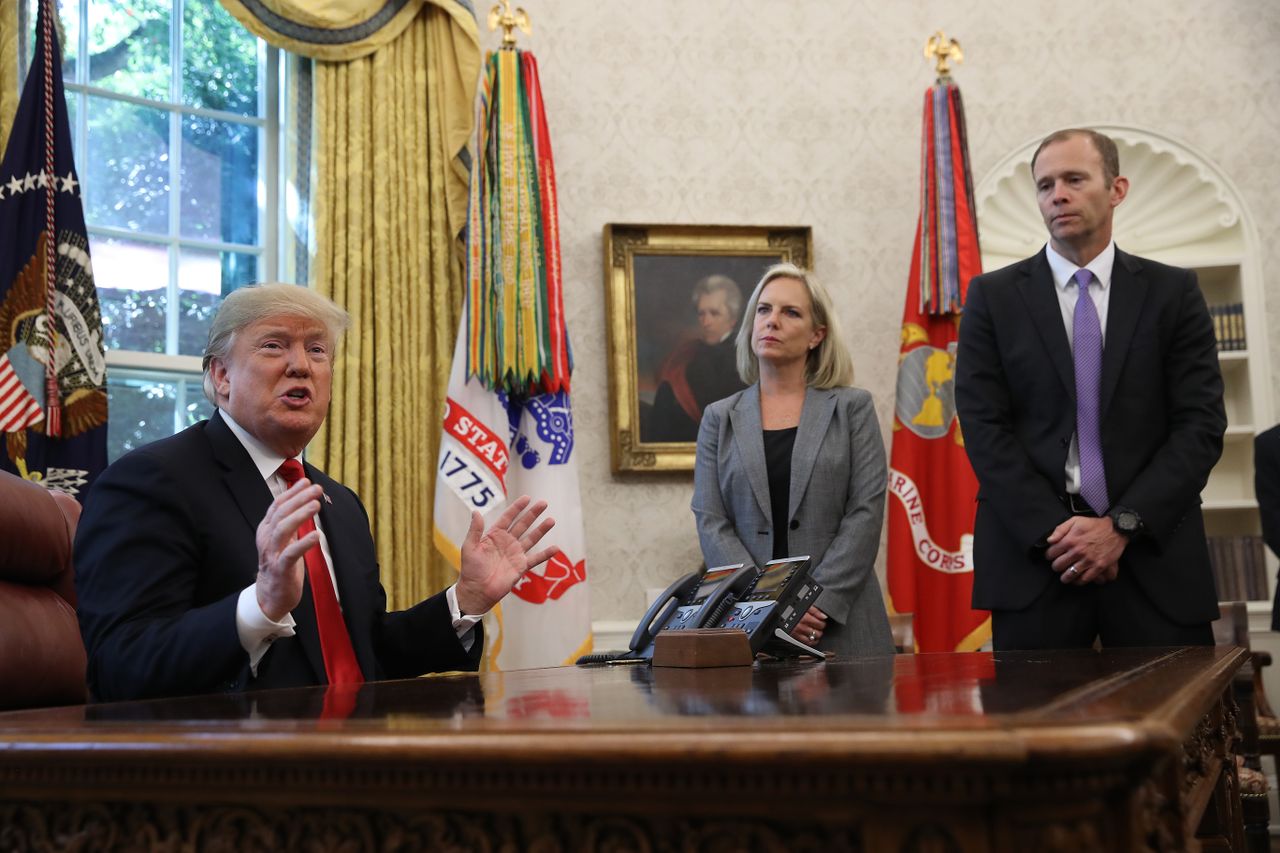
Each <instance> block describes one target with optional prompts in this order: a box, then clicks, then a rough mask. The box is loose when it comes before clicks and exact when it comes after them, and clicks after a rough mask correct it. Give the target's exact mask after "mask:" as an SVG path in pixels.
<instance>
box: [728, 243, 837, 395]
mask: <svg viewBox="0 0 1280 853" xmlns="http://www.w3.org/2000/svg"><path fill="white" fill-rule="evenodd" d="M775 278H794V279H796V280H797V281H799V282H800V283H801V284H803V285H804V289H805V290H806V291H808V293H809V301H810V303H811V304H812V305H813V324H814V327H815V328H817V327H820V326H822V327H825V328H826V330H827V334H826V336H825V337H823V339H822V340H821V341H819V342H818V345H817V346H816V347H814V348H813V349H811V350H809V357H808V360H807V361H806V362H805V368H804V380H805V384H807V385H810V386H812V387H814V388H836V387H838V386H843V385H852V384H853V359H852V358H851V357H850V356H849V349H848V348H847V347H846V346H845V345H844V334H843V333H842V332H841V330H840V321H839V319H838V318H837V317H836V314H835V311H834V310H833V309H832V306H831V297H830V296H829V295H828V294H827V290H826V288H825V287H823V286H822V284H821V283H820V282H819V281H818V280H817V279H816V278H815V277H814V275H813V273H811V272H809V271H808V270H804V269H801V268H800V267H798V266H796V265H795V264H791V263H781V264H774V265H773V266H771V267H769V268H768V269H767V270H765V271H764V275H763V276H761V277H760V283H759V284H757V285H756V289H755V290H753V291H751V298H750V299H748V300H747V310H746V312H745V314H744V317H745V319H744V320H743V322H742V325H741V326H740V327H739V328H738V338H737V345H738V375H739V376H741V377H742V381H743V382H745V383H747V384H748V385H752V384H754V383H755V382H756V380H758V379H759V378H760V362H759V360H758V359H757V358H756V354H755V352H754V351H753V350H752V349H751V332H752V329H753V328H754V327H755V315H756V306H757V305H758V304H759V303H760V294H761V292H763V291H764V288H765V285H767V284H768V283H769V282H771V281H773V280H774V279H775Z"/></svg>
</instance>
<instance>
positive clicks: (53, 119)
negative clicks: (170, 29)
mask: <svg viewBox="0 0 1280 853" xmlns="http://www.w3.org/2000/svg"><path fill="white" fill-rule="evenodd" d="M0 235H3V236H2V237H0V433H2V434H3V438H4V448H3V452H0V469H3V470H7V471H11V472H14V473H17V474H19V475H20V476H23V477H26V478H27V479H30V480H36V481H41V482H43V483H44V484H45V485H47V486H48V487H49V488H52V489H60V490H62V491H65V492H69V493H70V494H72V495H75V496H76V497H78V498H82V499H83V496H84V494H85V492H86V491H87V489H88V487H89V486H90V485H91V484H92V482H93V480H94V478H95V477H96V476H97V475H98V473H99V472H100V471H101V470H102V469H103V468H104V467H106V464H107V392H106V356H105V350H104V346H103V331H102V314H101V312H100V310H99V307H98V291H97V289H96V288H95V287H94V284H93V267H92V265H91V264H90V262H89V239H88V235H87V233H86V231H85V224H84V208H83V206H82V205H81V200H80V182H79V180H78V178H77V176H76V168H75V163H74V162H73V159H72V153H71V128H70V125H69V121H68V118H67V105H66V100H65V97H64V95H63V89H62V56H61V51H60V50H59V49H58V40H57V35H56V33H55V31H54V26H53V2H52V0H41V2H40V12H39V15H38V17H37V20H36V50H35V59H34V60H33V61H32V63H31V70H30V72H29V73H28V74H27V82H26V85H25V86H24V87H23V90H22V99H21V101H20V102H19V104H18V112H17V115H16V116H15V117H14V121H13V128H12V131H11V132H10V135H9V144H8V147H7V149H6V150H5V153H4V160H3V161H0Z"/></svg>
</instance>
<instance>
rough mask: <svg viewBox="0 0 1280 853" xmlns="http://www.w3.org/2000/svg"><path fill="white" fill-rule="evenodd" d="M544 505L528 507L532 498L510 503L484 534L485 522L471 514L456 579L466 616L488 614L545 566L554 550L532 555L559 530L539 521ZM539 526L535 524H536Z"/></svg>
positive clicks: (549, 521)
mask: <svg viewBox="0 0 1280 853" xmlns="http://www.w3.org/2000/svg"><path fill="white" fill-rule="evenodd" d="M546 508H547V502H546V501H538V502H537V503H535V504H533V505H532V506H530V499H529V497H528V495H522V496H520V497H519V498H517V499H516V500H515V501H513V502H512V503H511V505H510V506H508V507H507V508H506V509H505V510H503V512H502V515H500V516H498V520H497V521H495V522H494V523H493V525H492V526H491V527H490V528H489V529H488V530H485V529H484V518H483V516H481V515H480V513H478V512H472V513H471V526H470V528H469V529H468V530H467V535H466V538H465V539H464V540H463V541H462V566H461V570H460V576H459V578H458V586H457V596H458V608H459V609H460V610H461V611H462V612H463V613H465V614H468V615H479V614H482V613H487V612H489V609H490V608H492V607H493V605H495V604H497V603H498V602H499V601H500V600H501V599H502V597H503V596H505V595H506V594H507V593H508V592H510V591H511V588H512V587H514V586H515V585H516V583H517V582H518V581H519V580H520V578H521V577H523V576H524V573H525V572H527V571H529V570H530V569H532V568H534V567H535V566H538V565H541V564H542V563H544V562H546V561H547V560H548V559H549V558H550V557H551V555H552V554H554V553H555V548H554V547H548V548H543V549H542V550H540V551H537V552H536V553H531V549H532V548H533V547H534V546H535V545H537V544H538V542H539V541H540V540H541V539H542V537H543V536H545V535H546V533H547V531H548V530H550V529H551V528H552V527H553V526H554V525H555V523H556V522H555V519H553V518H544V519H542V520H541V521H538V517H539V516H541V515H542V513H543V511H544V510H546ZM535 522H537V523H536V524H535Z"/></svg>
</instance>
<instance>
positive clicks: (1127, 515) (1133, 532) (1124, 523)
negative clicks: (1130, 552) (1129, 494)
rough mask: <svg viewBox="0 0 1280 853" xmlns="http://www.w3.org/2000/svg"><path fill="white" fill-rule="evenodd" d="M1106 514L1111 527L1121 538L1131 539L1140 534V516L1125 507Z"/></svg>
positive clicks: (1116, 508) (1118, 507) (1115, 508)
mask: <svg viewBox="0 0 1280 853" xmlns="http://www.w3.org/2000/svg"><path fill="white" fill-rule="evenodd" d="M1108 514H1109V515H1110V516H1111V526H1112V527H1114V528H1115V529H1116V533H1119V534H1120V535H1121V536H1124V537H1126V538H1129V539H1132V538H1133V537H1134V536H1137V535H1138V534H1139V533H1141V532H1142V516H1140V515H1138V514H1137V513H1136V512H1134V511H1133V510H1131V509H1129V508H1128V507H1127V506H1117V507H1114V508H1112V510H1111V512H1110V513H1108Z"/></svg>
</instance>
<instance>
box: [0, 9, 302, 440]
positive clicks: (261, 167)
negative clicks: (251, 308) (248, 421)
mask: <svg viewBox="0 0 1280 853" xmlns="http://www.w3.org/2000/svg"><path fill="white" fill-rule="evenodd" d="M215 2H216V0H215ZM57 5H58V4H57V2H56V0H55V9H56V8H57ZM68 5H71V4H68ZM89 5H90V0H75V3H74V7H75V10H76V15H77V16H78V22H77V23H78V25H77V28H76V29H77V45H76V56H77V58H78V59H77V62H76V69H75V76H76V78H77V79H75V80H69V79H65V78H64V80H63V87H64V89H65V91H66V93H67V98H68V100H74V103H75V112H74V120H73V122H72V128H71V138H72V150H73V152H74V154H75V156H76V159H77V161H79V162H80V163H83V162H86V160H85V158H86V157H88V156H90V154H89V150H88V129H89V114H88V102H89V98H90V97H97V98H103V99H110V100H114V101H119V102H123V103H128V104H133V105H136V106H141V107H146V108H149V109H157V110H163V111H165V112H166V113H167V114H168V119H169V135H168V167H169V168H168V182H169V196H168V205H169V217H168V220H169V221H168V228H167V233H166V234H157V233H153V232H145V231H133V230H130V229H127V228H120V227H116V226H106V225H95V224H93V223H91V222H89V221H88V220H87V218H86V222H85V226H86V230H87V232H88V236H89V241H90V252H91V253H92V246H93V242H94V240H95V238H96V239H118V240H127V241H130V242H134V243H147V244H152V245H156V246H164V247H165V249H166V253H167V257H168V272H169V275H168V283H167V287H166V291H165V293H166V300H165V335H164V352H147V351H140V350H124V349H114V348H110V347H108V348H107V350H106V363H107V368H108V371H109V375H110V372H111V371H115V372H117V373H119V374H120V375H121V376H122V377H124V378H128V379H153V380H155V381H157V382H174V381H178V380H184V379H185V380H188V381H191V382H192V383H193V384H194V386H195V387H197V388H198V387H199V385H200V381H201V377H202V375H203V369H202V364H201V357H200V356H198V355H182V354H179V353H178V346H179V323H180V314H181V312H180V310H179V307H178V306H179V305H180V301H179V298H180V294H181V288H180V287H179V271H180V270H179V267H180V258H181V253H182V252H183V250H192V249H194V250H198V251H205V252H235V253H238V254H243V255H252V256H254V257H255V258H256V260H257V275H256V280H257V281H274V280H281V276H282V273H283V268H282V258H283V252H282V246H283V243H284V234H283V233H282V230H281V227H280V223H281V222H282V221H283V208H282V205H283V203H284V199H285V198H287V194H286V191H285V189H286V188H285V186H284V184H285V181H286V175H285V174H284V173H283V171H282V169H281V163H282V162H284V159H285V158H284V145H286V144H287V141H286V139H285V136H286V134H285V133H284V126H285V125H284V122H285V119H284V107H285V97H284V86H285V72H284V65H285V56H286V55H285V53H284V51H282V50H280V49H279V48H277V47H274V46H272V45H270V44H268V43H266V42H265V41H263V40H262V39H261V38H256V37H255V38H256V40H257V43H258V114H257V115H256V116H245V115H240V114H237V113H232V112H227V111H223V110H212V109H206V108H202V107H194V106H191V105H188V104H184V103H182V86H183V80H182V70H183V60H184V55H183V44H182V27H183V22H184V19H185V14H184V13H185V7H186V0H171V6H170V8H171V11H170V18H169V57H170V60H169V88H168V92H167V93H166V99H165V100H156V99H152V98H145V97H138V96H135V95H127V94H123V93H120V92H115V91H112V90H110V89H106V88H103V87H100V86H94V85H91V84H89V83H88V82H87V80H88V75H89V73H90V68H89V66H90V63H89V62H88V61H87V60H88V58H89V29H90V27H89ZM224 11H225V10H224ZM33 14H34V3H33V2H32V0H24V2H22V3H21V4H20V6H19V22H18V23H19V45H18V63H19V72H18V73H19V86H21V85H22V83H23V82H24V81H25V79H26V74H27V72H28V70H29V67H30V57H31V55H32V54H33V53H34V44H32V43H31V42H30V40H29V38H28V33H29V32H30V30H31V29H32V27H33V21H32V15H33ZM228 14H229V13H228ZM189 116H199V117H204V118H209V119H213V120H217V121H229V122H235V123H238V124H243V125H248V126H251V127H254V128H256V129H257V133H258V140H259V144H258V176H259V177H258V192H257V213H258V221H259V228H258V242H257V245H248V244H241V243H227V242H222V241H214V240H206V239H198V238H192V237H184V236H183V235H182V211H181V206H182V196H183V194H182V155H183V152H182V146H183V139H182V131H183V123H184V121H185V120H186V119H187V118H188V117H189ZM78 171H79V172H80V173H81V174H82V175H83V174H84V170H83V167H78ZM98 284H99V285H100V284H101V283H100V282H99V283H98ZM186 402H187V399H186V398H185V397H184V395H183V394H181V393H180V394H179V395H178V397H177V398H176V399H175V401H174V419H173V427H174V430H173V431H174V432H177V431H178V430H180V429H182V428H184V427H185V424H184V423H183V422H182V421H183V409H184V406H185V403H186ZM109 424H110V422H109ZM110 428H111V427H110V425H109V426H108V429H109V430H110Z"/></svg>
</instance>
